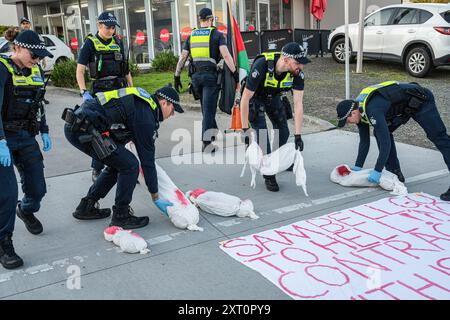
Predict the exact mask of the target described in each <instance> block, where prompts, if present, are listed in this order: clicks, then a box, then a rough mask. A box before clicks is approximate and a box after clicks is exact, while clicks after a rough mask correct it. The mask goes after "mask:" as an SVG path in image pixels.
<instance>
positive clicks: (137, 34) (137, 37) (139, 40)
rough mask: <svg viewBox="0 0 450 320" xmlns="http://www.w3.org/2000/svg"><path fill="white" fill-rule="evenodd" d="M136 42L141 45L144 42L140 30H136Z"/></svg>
mask: <svg viewBox="0 0 450 320" xmlns="http://www.w3.org/2000/svg"><path fill="white" fill-rule="evenodd" d="M136 43H137V44H138V45H140V46H142V45H143V44H144V43H145V33H144V32H142V31H138V32H136Z"/></svg>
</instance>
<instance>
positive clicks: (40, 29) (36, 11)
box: [29, 5, 49, 34]
mask: <svg viewBox="0 0 450 320" xmlns="http://www.w3.org/2000/svg"><path fill="white" fill-rule="evenodd" d="M29 11H30V15H31V20H32V23H33V24H32V28H33V30H34V31H36V32H37V33H39V34H48V33H49V29H48V21H47V18H45V16H47V8H46V7H45V6H42V5H41V6H30V7H29Z"/></svg>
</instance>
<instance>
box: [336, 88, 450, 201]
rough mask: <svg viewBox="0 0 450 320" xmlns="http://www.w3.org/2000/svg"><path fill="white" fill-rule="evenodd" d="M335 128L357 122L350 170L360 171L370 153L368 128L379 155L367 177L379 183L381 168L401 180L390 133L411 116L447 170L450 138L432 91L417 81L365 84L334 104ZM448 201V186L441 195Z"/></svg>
mask: <svg viewBox="0 0 450 320" xmlns="http://www.w3.org/2000/svg"><path fill="white" fill-rule="evenodd" d="M336 110H337V116H338V120H339V123H338V127H343V126H345V124H346V123H347V122H348V123H353V124H357V126H358V130H359V137H360V142H359V150H358V156H357V158H356V162H355V165H354V166H353V167H352V170H355V171H359V170H361V168H362V167H363V165H364V162H365V160H366V157H367V153H368V152H369V147H370V127H371V126H372V127H373V129H374V130H373V132H374V135H375V138H376V140H377V144H378V149H379V155H378V159H377V162H376V164H375V168H374V170H372V171H371V172H370V175H369V177H368V180H369V181H370V182H372V183H379V182H380V177H381V172H382V170H383V169H384V168H386V170H388V171H390V172H392V173H394V174H396V175H397V176H398V178H399V180H400V181H402V182H404V181H405V178H404V176H403V173H402V171H401V169H400V163H399V161H398V158H397V150H396V148H395V142H394V137H393V135H392V133H393V132H394V131H395V130H396V129H397V128H398V127H400V126H401V125H402V124H405V123H407V122H408V121H409V119H411V118H413V119H414V120H415V121H416V122H417V123H418V124H419V125H420V126H421V127H422V128H423V129H424V130H425V132H426V134H427V137H428V139H430V140H431V141H432V142H433V143H434V144H435V146H436V147H437V148H438V150H439V151H440V152H441V153H442V156H443V157H444V161H445V163H446V164H447V167H448V169H449V170H450V137H449V136H448V134H447V130H446V128H445V125H444V123H443V122H442V119H441V117H440V115H439V112H438V110H437V108H436V102H435V101H434V96H433V93H432V92H431V91H430V90H428V89H426V88H423V87H422V86H420V85H419V84H417V83H398V82H396V81H386V82H383V83H380V84H376V85H373V86H370V87H367V88H365V89H363V90H362V91H361V93H360V94H359V95H358V97H357V98H356V99H355V100H343V101H341V102H340V103H339V104H338V105H337V107H336ZM441 199H442V200H445V201H450V188H449V190H447V192H445V193H443V194H442V195H441Z"/></svg>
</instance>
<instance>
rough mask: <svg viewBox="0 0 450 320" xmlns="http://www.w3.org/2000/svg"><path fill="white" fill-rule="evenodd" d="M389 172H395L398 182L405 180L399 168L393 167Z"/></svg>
mask: <svg viewBox="0 0 450 320" xmlns="http://www.w3.org/2000/svg"><path fill="white" fill-rule="evenodd" d="M390 172H392V173H393V174H395V175H396V176H397V177H398V180H399V181H400V182H405V177H404V176H403V173H402V171H401V170H400V169H395V170H392V171H390Z"/></svg>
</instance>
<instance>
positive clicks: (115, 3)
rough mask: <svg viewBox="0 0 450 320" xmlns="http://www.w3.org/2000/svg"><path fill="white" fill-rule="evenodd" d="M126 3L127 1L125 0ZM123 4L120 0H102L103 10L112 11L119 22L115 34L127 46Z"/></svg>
mask: <svg viewBox="0 0 450 320" xmlns="http://www.w3.org/2000/svg"><path fill="white" fill-rule="evenodd" d="M127 3H128V1H127ZM124 8H125V6H124V2H123V1H122V0H103V11H109V12H112V13H114V15H115V16H116V18H117V21H118V22H119V25H120V27H116V36H117V38H119V39H120V40H122V41H123V45H124V46H125V48H127V47H128V39H127V30H126V20H125V9H124Z"/></svg>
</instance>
